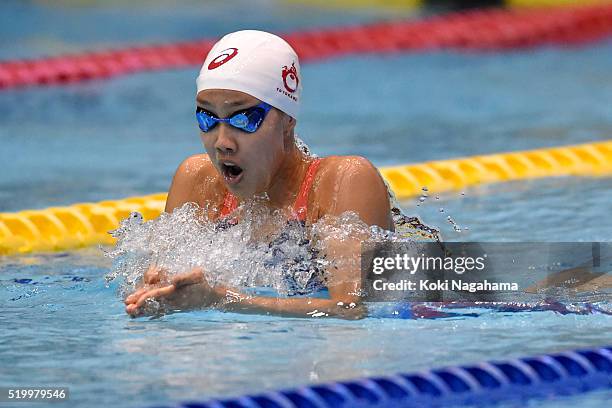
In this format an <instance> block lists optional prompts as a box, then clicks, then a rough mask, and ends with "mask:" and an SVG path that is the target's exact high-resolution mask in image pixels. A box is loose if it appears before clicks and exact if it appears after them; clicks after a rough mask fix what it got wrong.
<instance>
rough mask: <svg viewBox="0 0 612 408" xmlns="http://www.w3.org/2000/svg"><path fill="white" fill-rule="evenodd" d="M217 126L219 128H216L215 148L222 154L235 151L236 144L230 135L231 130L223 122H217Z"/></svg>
mask: <svg viewBox="0 0 612 408" xmlns="http://www.w3.org/2000/svg"><path fill="white" fill-rule="evenodd" d="M217 126H218V127H219V129H217V141H216V142H215V149H217V151H218V152H220V153H223V154H231V153H236V150H237V149H238V146H237V145H236V139H234V137H233V135H232V133H233V130H232V129H230V126H228V125H226V124H225V123H219V124H218V125H217Z"/></svg>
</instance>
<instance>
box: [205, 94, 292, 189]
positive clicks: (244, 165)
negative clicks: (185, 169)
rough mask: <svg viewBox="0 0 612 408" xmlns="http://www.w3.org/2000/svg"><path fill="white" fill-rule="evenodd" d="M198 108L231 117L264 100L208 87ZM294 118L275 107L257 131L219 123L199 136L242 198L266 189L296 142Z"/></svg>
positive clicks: (229, 184) (211, 156) (216, 165)
mask: <svg viewBox="0 0 612 408" xmlns="http://www.w3.org/2000/svg"><path fill="white" fill-rule="evenodd" d="M196 103H197V105H198V106H199V107H201V108H203V109H204V110H206V111H207V112H209V113H211V114H213V115H214V116H216V117H218V118H229V117H231V116H233V115H235V114H237V113H240V112H243V111H245V110H246V109H249V108H252V107H254V106H257V105H259V104H260V103H261V101H260V100H259V99H257V98H254V97H253V96H251V95H248V94H246V93H243V92H238V91H230V90H225V89H207V90H204V91H201V92H200V93H198V95H197V99H196ZM294 126H295V120H293V119H292V118H291V117H290V116H288V115H286V114H284V113H283V112H281V111H279V110H278V109H275V108H272V109H270V111H269V112H268V114H267V115H266V117H265V119H264V120H263V122H262V123H261V124H260V125H259V128H258V129H257V131H256V132H254V133H247V132H245V131H242V130H240V129H237V128H235V127H233V126H231V125H229V124H227V123H217V124H216V125H215V126H214V127H213V128H212V129H211V130H209V131H208V132H202V131H200V138H201V139H202V142H203V143H204V147H205V148H206V151H207V152H208V155H209V156H210V159H211V161H212V163H213V164H214V166H215V168H216V169H217V172H218V173H219V174H220V175H221V177H222V178H223V180H224V182H225V184H226V185H227V187H228V188H229V189H230V190H231V191H232V192H233V193H234V194H236V195H238V196H240V197H242V198H249V197H252V196H253V195H255V194H257V193H261V192H264V191H267V189H268V187H269V186H270V185H271V183H272V179H273V177H274V175H275V174H276V173H277V171H278V169H279V168H280V166H281V164H282V162H283V159H284V157H285V154H286V152H287V151H288V146H290V143H293V128H294Z"/></svg>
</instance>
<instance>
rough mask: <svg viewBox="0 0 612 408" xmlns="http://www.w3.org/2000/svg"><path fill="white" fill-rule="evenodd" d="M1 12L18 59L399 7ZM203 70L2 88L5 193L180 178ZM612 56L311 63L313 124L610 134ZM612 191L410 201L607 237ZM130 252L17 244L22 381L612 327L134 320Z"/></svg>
mask: <svg viewBox="0 0 612 408" xmlns="http://www.w3.org/2000/svg"><path fill="white" fill-rule="evenodd" d="M253 4H255V6H253ZM245 8H248V10H249V12H244V10H245ZM0 11H1V12H0V58H3V59H8V58H20V57H34V56H42V55H55V54H57V53H61V52H68V51H82V50H88V49H102V48H106V47H110V46H121V45H130V44H137V43H149V42H169V41H178V40H189V39H196V38H201V37H210V36H219V35H221V34H223V33H224V32H227V31H231V30H234V29H239V28H247V27H248V28H265V29H268V30H271V31H291V30H294V29H301V28H311V27H325V26H334V25H342V24H355V23H360V22H367V21H374V20H378V19H381V18H391V17H392V16H391V15H390V14H389V13H388V12H386V11H376V10H354V11H348V12H347V11H329V10H319V9H310V8H307V7H298V8H296V6H284V5H282V4H280V3H277V2H270V1H256V2H253V1H249V2H247V1H239V2H233V3H231V6H230V5H228V4H226V3H223V2H206V6H203V5H202V2H196V1H189V2H185V4H184V5H183V6H181V7H180V8H174V7H173V8H172V9H170V8H169V6H168V5H164V3H162V2H131V3H130V5H122V4H120V3H115V2H113V3H110V5H102V3H97V2H92V3H86V4H80V5H79V6H75V5H74V4H73V3H72V2H69V1H62V2H58V3H57V4H52V3H47V2H45V3H27V2H26V3H24V2H17V1H6V2H3V3H2V5H0ZM397 17H398V16H393V18H397ZM402 17H408V18H412V17H414V16H411V15H406V16H402ZM109 27H111V28H112V29H111V30H109V29H108V28H109ZM197 70H198V67H193V68H191V69H183V70H175V71H170V72H157V73H144V74H137V75H132V76H126V77H121V78H117V79H114V80H111V81H93V82H90V83H86V84H78V85H70V86H62V87H49V88H29V89H11V90H4V91H1V92H0V141H1V142H2V148H1V149H0V162H1V163H2V164H3V171H2V172H0V211H18V210H21V209H25V208H44V207H48V206H52V205H65V204H70V203H74V202H79V201H97V200H102V199H115V198H122V197H126V196H130V195H141V194H148V193H153V192H159V191H165V190H167V188H168V185H169V183H170V180H171V177H172V174H173V172H174V170H175V168H176V166H177V165H178V164H179V163H180V162H181V160H182V159H184V158H185V157H187V156H189V155H191V154H193V153H196V152H201V151H202V149H203V148H202V146H201V145H200V141H199V138H198V133H197V127H196V123H195V120H194V118H193V111H194V96H195V95H194V94H195V87H194V85H195V76H196V73H197ZM611 71H612V43H611V42H610V41H607V42H602V43H598V44H594V45H592V46H588V47H583V48H569V49H566V48H557V47H548V48H543V49H537V50H529V51H517V52H510V53H503V54H500V53H485V54H462V53H456V52H427V53H419V54H413V55H393V56H390V55H373V56H353V57H348V58H343V59H338V60H330V61H325V62H321V63H317V64H308V65H304V67H303V75H302V76H303V78H304V89H305V92H304V100H303V102H304V103H303V107H302V117H301V118H300V122H299V125H298V133H299V135H300V136H301V137H302V138H303V139H304V140H305V141H306V142H307V143H308V144H310V145H311V147H312V148H313V150H314V151H315V152H316V153H317V154H319V155H331V154H358V155H364V156H366V157H367V158H369V159H370V160H371V161H372V162H374V163H375V164H376V165H379V166H382V165H393V164H400V163H412V162H421V161H426V160H432V159H444V158H451V157H459V156H467V155H473V154H484V153H492V152H499V151H507V150H510V149H512V150H521V149H530V148H538V147H546V146H558V145H564V144H574V143H581V142H588V141H596V140H605V139H608V138H609V135H611V134H612V104H610V103H609V101H611V100H612V82H611V81H609V72H611ZM610 200H612V180H611V179H609V178H601V179H582V178H568V177H563V178H550V179H545V180H538V181H529V182H520V183H519V182H516V183H507V184H497V185H490V186H480V187H477V188H471V189H467V190H466V191H464V192H453V193H446V194H443V195H439V196H435V195H434V194H431V195H430V197H429V198H428V199H427V200H426V201H425V202H424V203H419V201H418V200H417V199H416V198H415V199H412V200H407V201H405V202H403V203H402V207H403V208H404V210H405V211H406V212H407V213H408V214H417V215H419V216H420V217H421V218H422V219H423V220H424V221H425V222H426V223H427V224H428V225H433V226H435V227H437V228H439V229H440V230H441V232H442V235H443V238H444V239H445V240H451V241H458V240H470V241H521V240H533V241H607V240H609V237H610V235H611V234H612V219H611V218H610V217H609V214H608V213H609V211H608V209H609V206H608V203H609V202H610ZM417 203H419V205H418V206H417ZM441 209H442V211H440V210H441ZM449 215H450V216H451V217H452V218H453V219H454V220H455V222H456V223H457V225H459V226H460V227H461V232H457V231H455V230H454V229H453V226H452V225H451V224H450V223H449V222H448V221H447V216H449ZM465 227H467V228H465ZM110 267H111V264H110V261H109V260H108V259H107V258H105V257H104V256H103V255H102V251H101V250H99V249H97V248H89V249H84V250H77V251H70V252H64V253H54V254H41V255H24V256H11V257H3V258H0V307H1V308H2V309H1V311H2V313H0V327H1V328H2V329H1V330H0V364H1V365H2V367H3V368H2V376H1V377H0V385H4V383H5V382H6V383H7V385H58V386H61V385H66V386H69V387H70V393H71V401H70V404H68V405H69V406H79V407H90V406H100V405H104V404H112V405H114V406H125V407H140V406H148V405H159V404H163V403H170V402H172V401H179V400H185V399H196V398H197V399H200V398H205V397H218V396H229V395H239V394H243V393H246V392H257V391H261V390H264V389H277V388H283V387H292V386H297V385H304V384H310V383H317V382H324V381H331V380H339V379H348V378H354V377H359V376H365V375H383V374H389V373H394V372H397V371H413V370H418V369H426V368H431V367H436V366H442V365H452V364H460V363H470V362H477V361H482V360H487V359H501V358H511V357H518V356H524V355H528V354H537V353H549V352H554V351H561V350H568V349H574V348H585V347H597V346H602V345H607V344H609V343H610V333H611V332H612V319H611V318H610V316H608V315H605V314H590V315H577V314H567V315H560V314H556V313H554V312H521V313H502V312H495V311H492V310H487V309H482V310H477V312H478V313H477V314H478V315H479V316H478V317H457V318H449V319H439V320H438V319H434V320H401V319H381V318H366V319H363V320H360V321H343V320H339V319H292V318H280V317H272V316H260V315H240V314H233V313H220V312H217V311H199V312H192V313H182V314H174V315H169V316H164V317H161V318H158V319H153V320H149V319H136V320H133V319H130V318H128V317H127V316H126V314H125V313H124V309H123V304H122V302H121V299H120V298H118V296H117V294H116V291H117V289H118V284H119V283H118V282H112V283H111V285H110V287H107V286H106V284H105V280H104V276H105V275H106V274H107V273H108V272H109V270H110ZM611 397H612V393H611V392H610V391H602V392H595V393H589V394H585V395H580V396H574V397H567V398H566V399H557V400H554V401H533V402H530V405H531V406H551V407H553V406H570V404H571V405H573V406H575V405H580V406H592V407H596V406H604V405H606V404H605V403H606V401H609V400H610V398H611ZM68 405H67V406H68ZM58 406H61V404H59V405H58Z"/></svg>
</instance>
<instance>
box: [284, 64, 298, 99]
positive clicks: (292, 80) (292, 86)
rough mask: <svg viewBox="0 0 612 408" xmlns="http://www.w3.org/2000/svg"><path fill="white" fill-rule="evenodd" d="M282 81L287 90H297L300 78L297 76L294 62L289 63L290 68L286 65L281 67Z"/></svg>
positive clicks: (292, 91)
mask: <svg viewBox="0 0 612 408" xmlns="http://www.w3.org/2000/svg"><path fill="white" fill-rule="evenodd" d="M283 82H284V84H285V89H286V90H287V91H288V92H291V93H294V92H295V91H297V89H298V85H299V83H300V78H298V74H297V69H296V68H295V62H294V63H292V64H291V68H287V66H286V65H285V66H284V67H283Z"/></svg>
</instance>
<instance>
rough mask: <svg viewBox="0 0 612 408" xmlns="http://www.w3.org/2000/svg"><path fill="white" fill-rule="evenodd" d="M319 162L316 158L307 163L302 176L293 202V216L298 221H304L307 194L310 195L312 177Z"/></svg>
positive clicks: (306, 211) (306, 212)
mask: <svg viewBox="0 0 612 408" xmlns="http://www.w3.org/2000/svg"><path fill="white" fill-rule="evenodd" d="M320 164H321V159H320V158H316V159H314V160H313V161H311V162H310V164H309V165H308V170H307V171H306V177H304V181H302V185H301V186H300V192H299V193H298V196H297V198H296V199H295V203H294V204H293V216H294V217H295V219H297V220H298V221H306V215H307V214H308V196H309V195H310V190H311V189H312V183H313V182H314V178H315V175H316V174H317V170H318V169H319V165H320Z"/></svg>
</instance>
